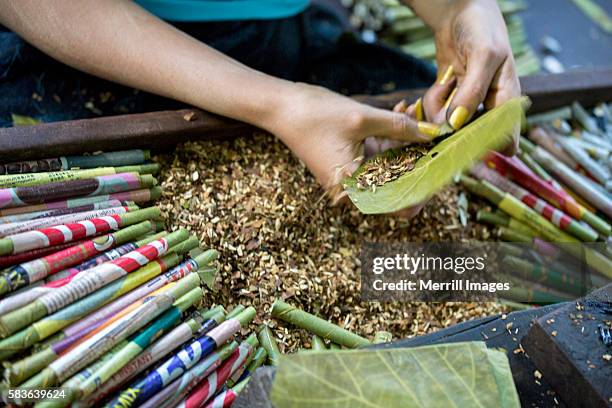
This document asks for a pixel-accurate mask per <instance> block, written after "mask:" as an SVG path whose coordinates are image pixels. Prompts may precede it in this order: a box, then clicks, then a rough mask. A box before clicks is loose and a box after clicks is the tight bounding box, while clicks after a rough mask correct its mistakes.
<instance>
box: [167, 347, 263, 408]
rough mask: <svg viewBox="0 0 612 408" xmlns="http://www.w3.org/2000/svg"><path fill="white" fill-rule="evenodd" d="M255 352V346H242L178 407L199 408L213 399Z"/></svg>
mask: <svg viewBox="0 0 612 408" xmlns="http://www.w3.org/2000/svg"><path fill="white" fill-rule="evenodd" d="M252 352H253V346H252V345H250V344H248V343H242V344H240V347H238V349H237V350H236V351H234V352H233V353H232V355H231V356H230V357H229V358H228V359H227V360H225V361H224V362H223V364H221V366H220V367H219V368H218V369H217V370H216V371H215V372H213V373H212V374H210V375H209V376H208V377H207V378H206V380H204V381H203V382H202V383H200V384H198V386H197V387H195V388H194V389H193V391H192V392H191V393H190V394H189V395H188V396H187V398H185V399H184V400H183V401H182V402H181V403H179V404H178V405H177V407H179V408H199V407H201V406H202V405H203V404H205V403H206V401H208V400H209V399H210V398H212V397H213V396H214V395H215V394H216V393H217V392H218V391H219V390H220V389H221V388H222V387H223V384H225V382H226V381H227V379H228V378H229V377H230V376H231V375H232V374H233V373H234V372H236V370H238V369H239V368H240V367H242V366H243V365H244V363H245V362H246V359H247V358H248V356H249V355H250V354H251V353H252Z"/></svg>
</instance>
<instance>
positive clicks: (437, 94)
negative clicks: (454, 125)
mask: <svg viewBox="0 0 612 408" xmlns="http://www.w3.org/2000/svg"><path fill="white" fill-rule="evenodd" d="M456 83H457V78H456V76H455V71H454V69H453V66H452V65H449V66H448V68H446V69H445V70H444V71H441V74H440V76H439V79H438V81H436V83H435V84H433V85H432V86H431V87H430V88H429V89H428V90H427V92H426V93H425V96H424V97H423V108H424V112H425V115H424V118H423V119H421V120H428V121H430V122H434V123H442V122H444V121H445V120H446V112H445V111H443V107H444V105H445V104H446V101H447V100H448V98H449V96H450V95H451V93H452V91H453V89H454V88H455V85H456Z"/></svg>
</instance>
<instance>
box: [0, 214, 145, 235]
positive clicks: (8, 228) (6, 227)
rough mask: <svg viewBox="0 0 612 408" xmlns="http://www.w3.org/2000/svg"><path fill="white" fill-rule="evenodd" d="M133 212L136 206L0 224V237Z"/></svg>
mask: <svg viewBox="0 0 612 408" xmlns="http://www.w3.org/2000/svg"><path fill="white" fill-rule="evenodd" d="M135 210H138V207H137V206H133V207H114V208H105V209H103V210H94V211H87V212H82V213H74V214H64V215H58V216H56V217H48V218H39V219H37V220H30V221H22V222H13V223H8V224H0V237H5V236H7V235H14V234H19V233H21V232H26V231H31V230H34V229H41V228H46V227H52V226H54V225H62V224H70V223H74V222H78V221H84V220H91V219H92V218H100V217H105V216H107V215H121V214H125V213H128V212H130V211H135Z"/></svg>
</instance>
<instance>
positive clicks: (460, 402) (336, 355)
mask: <svg viewBox="0 0 612 408" xmlns="http://www.w3.org/2000/svg"><path fill="white" fill-rule="evenodd" d="M271 398H272V403H273V405H274V406H275V407H276V408H298V407H299V408H323V407H325V408H341V407H342V408H348V407H350V408H362V407H363V408H366V407H369V408H374V407H376V408H379V407H380V408H383V407H384V408H396V407H397V408H400V407H401V408H410V407H461V408H463V407H482V408H488V407H502V408H515V407H520V403H519V399H518V395H517V393H516V389H515V387H514V382H513V380H512V374H511V372H510V366H509V364H508V359H507V357H506V356H505V354H504V353H502V352H500V351H496V350H489V349H487V348H486V346H485V344H484V343H483V342H466V343H452V344H442V345H435V346H425V347H415V348H395V349H393V348H387V349H379V350H343V351H339V350H335V351H312V352H309V353H298V354H294V355H290V356H286V355H283V356H282V357H281V359H280V365H279V367H278V370H277V372H276V377H275V380H274V384H273V387H272V394H271Z"/></svg>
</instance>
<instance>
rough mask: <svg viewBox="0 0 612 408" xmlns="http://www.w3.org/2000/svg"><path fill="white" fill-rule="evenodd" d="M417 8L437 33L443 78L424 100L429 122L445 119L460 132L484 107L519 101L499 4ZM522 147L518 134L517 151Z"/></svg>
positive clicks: (466, 0)
mask: <svg viewBox="0 0 612 408" xmlns="http://www.w3.org/2000/svg"><path fill="white" fill-rule="evenodd" d="M412 7H413V8H414V10H415V12H416V13H417V14H419V15H420V16H421V17H422V18H423V19H424V20H425V21H426V22H427V23H428V24H429V25H430V26H431V27H432V29H433V30H434V32H435V39H436V60H437V63H438V72H439V73H440V74H439V76H438V81H437V82H436V84H434V85H433V86H432V87H431V88H430V90H429V91H428V92H427V94H426V95H425V97H424V98H423V101H422V105H423V115H424V119H425V120H430V121H432V122H434V123H442V122H444V121H445V120H446V121H447V122H448V124H449V125H451V126H452V127H453V128H454V129H459V128H461V127H462V126H463V125H464V124H465V123H467V121H469V119H470V118H471V117H472V116H473V115H474V113H475V112H476V110H477V109H478V107H479V105H480V104H481V103H483V104H484V107H485V109H491V108H494V107H496V106H499V105H501V104H502V103H504V102H505V101H507V100H509V99H511V98H514V97H517V96H520V92H521V89H520V84H519V81H518V76H517V73H516V68H515V66H514V58H513V57H512V50H511V48H510V41H509V39H508V32H507V30H506V25H505V22H504V19H503V17H502V14H501V12H500V10H499V7H498V5H497V2H496V1H495V0H460V1H449V0H431V1H413V2H412ZM455 87H456V88H457V89H456V91H455V92H453V90H454V89H455ZM517 143H518V135H516V137H515V146H514V148H516V147H517Z"/></svg>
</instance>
